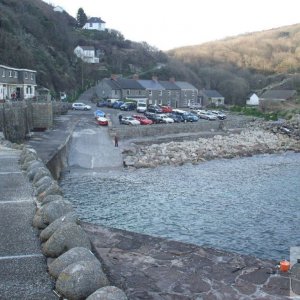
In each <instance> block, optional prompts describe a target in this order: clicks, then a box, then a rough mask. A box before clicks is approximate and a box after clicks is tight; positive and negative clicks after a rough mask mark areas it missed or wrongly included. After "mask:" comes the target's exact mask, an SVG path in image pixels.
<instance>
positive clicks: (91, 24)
mask: <svg viewBox="0 0 300 300" xmlns="http://www.w3.org/2000/svg"><path fill="white" fill-rule="evenodd" d="M82 29H89V30H99V31H104V30H105V22H104V21H103V20H101V18H95V17H93V18H89V19H88V20H87V22H86V23H85V25H84V26H83V27H82Z"/></svg>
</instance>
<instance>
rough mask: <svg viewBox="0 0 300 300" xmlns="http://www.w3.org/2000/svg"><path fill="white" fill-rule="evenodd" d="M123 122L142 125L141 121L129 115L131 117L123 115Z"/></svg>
mask: <svg viewBox="0 0 300 300" xmlns="http://www.w3.org/2000/svg"><path fill="white" fill-rule="evenodd" d="M121 124H125V125H140V124H141V123H140V121H138V120H137V119H135V118H133V117H130V116H129V117H123V118H122V119H121Z"/></svg>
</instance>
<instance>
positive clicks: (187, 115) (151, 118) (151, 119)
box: [120, 109, 226, 125]
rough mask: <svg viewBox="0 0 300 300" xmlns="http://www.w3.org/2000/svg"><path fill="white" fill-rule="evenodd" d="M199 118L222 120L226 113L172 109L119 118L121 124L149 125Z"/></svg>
mask: <svg viewBox="0 0 300 300" xmlns="http://www.w3.org/2000/svg"><path fill="white" fill-rule="evenodd" d="M199 119H205V120H217V119H220V120H224V119H226V115H225V114H223V113H221V112H219V111H191V112H187V111H183V110H178V109H173V110H172V112H170V113H155V112H151V111H148V110H147V111H146V112H145V113H144V115H132V116H125V117H121V118H120V123H121V124H126V125H151V124H169V123H180V122H197V121H198V120H199Z"/></svg>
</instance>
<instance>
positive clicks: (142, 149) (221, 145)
mask: <svg viewBox="0 0 300 300" xmlns="http://www.w3.org/2000/svg"><path fill="white" fill-rule="evenodd" d="M288 150H291V151H299V150H300V140H299V139H295V138H292V137H290V136H288V135H286V134H281V133H279V132H278V133H273V132H270V131H268V130H266V129H263V128H259V127H257V128H246V129H244V130H243V131H242V132H241V133H240V134H228V135H215V136H214V137H212V138H199V139H197V140H194V141H184V142H169V143H163V144H152V145H147V146H145V145H140V146H138V145H135V148H134V149H132V148H131V149H125V150H124V152H123V156H124V165H126V166H128V167H133V168H153V167H157V166H162V165H182V164H185V163H193V164H197V163H200V162H203V161H206V160H211V159H215V158H233V157H242V156H251V155H254V154H261V153H278V152H281V151H288Z"/></svg>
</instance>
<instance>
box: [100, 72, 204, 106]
mask: <svg viewBox="0 0 300 300" xmlns="http://www.w3.org/2000/svg"><path fill="white" fill-rule="evenodd" d="M96 93H97V96H98V97H100V98H103V99H105V98H111V99H120V100H121V99H139V98H142V99H146V100H147V103H148V104H160V105H171V106H172V107H188V106H189V105H190V104H192V103H197V102H198V90H197V88H196V87H194V86H193V85H192V84H190V83H188V82H184V81H178V82H177V81H175V79H174V78H171V79H170V80H169V81H162V80H158V78H157V77H156V76H153V77H152V79H151V80H148V79H142V80H141V79H139V78H138V77H137V76H136V77H134V78H133V79H125V78H122V77H121V76H119V77H118V76H115V75H114V76H111V78H105V79H102V80H101V81H100V82H99V83H98V84H97V86H96Z"/></svg>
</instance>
